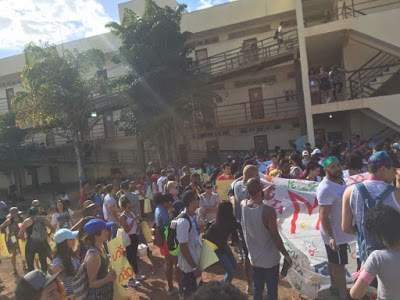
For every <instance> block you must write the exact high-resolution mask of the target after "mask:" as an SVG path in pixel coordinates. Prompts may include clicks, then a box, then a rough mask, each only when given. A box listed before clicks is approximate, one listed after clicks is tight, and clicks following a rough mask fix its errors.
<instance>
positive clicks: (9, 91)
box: [6, 88, 14, 110]
mask: <svg viewBox="0 0 400 300" xmlns="http://www.w3.org/2000/svg"><path fill="white" fill-rule="evenodd" d="M6 97H7V106H8V110H11V101H12V99H14V89H13V88H9V89H6Z"/></svg>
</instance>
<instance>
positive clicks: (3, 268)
mask: <svg viewBox="0 0 400 300" xmlns="http://www.w3.org/2000/svg"><path fill="white" fill-rule="evenodd" d="M75 218H78V214H76V216H75ZM147 221H148V223H149V225H150V226H151V225H152V223H153V222H152V221H151V220H150V219H148V220H147ZM150 249H151V250H152V251H153V254H152V256H151V257H144V258H140V259H139V269H140V272H141V273H142V274H144V275H145V276H146V277H147V279H146V280H144V281H142V282H141V285H140V286H139V287H136V288H132V287H128V288H127V291H128V293H129V295H130V296H131V299H135V300H143V299H151V300H161V299H162V300H173V299H178V296H177V295H174V296H168V294H167V282H166V277H165V263H164V258H163V257H162V256H161V255H160V252H159V250H158V248H157V247H155V246H153V245H151V244H150ZM17 268H18V275H13V269H12V265H11V260H10V259H6V260H3V263H2V264H1V265H0V278H1V279H2V280H3V285H4V286H5V287H6V288H5V290H4V291H2V292H1V293H0V300H6V299H14V298H15V296H14V292H15V288H16V285H17V284H18V282H19V280H20V278H21V276H23V275H24V271H23V269H22V263H21V259H20V257H19V255H18V256H17ZM223 277H224V271H223V268H222V266H221V265H219V264H218V263H217V264H215V265H213V266H211V267H209V268H208V269H207V270H206V272H203V275H202V279H203V282H205V283H207V282H209V281H212V280H218V281H221V280H222V279H223ZM232 284H233V285H234V286H236V287H238V288H239V289H240V290H241V291H242V292H243V293H246V286H247V283H246V279H245V272H244V264H243V263H241V264H238V265H237V269H236V274H235V278H234V279H233V282H232ZM176 287H177V283H176ZM249 299H252V297H251V296H249ZM279 299H280V300H297V299H308V298H307V297H306V296H303V295H299V293H298V292H297V291H296V290H294V289H293V288H292V287H291V286H290V284H289V283H288V282H287V280H286V279H285V278H281V280H280V282H279ZM318 299H320V300H322V299H324V300H331V299H332V300H333V299H335V298H330V297H319V298H318Z"/></svg>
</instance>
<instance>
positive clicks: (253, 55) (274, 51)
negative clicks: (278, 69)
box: [192, 29, 298, 75]
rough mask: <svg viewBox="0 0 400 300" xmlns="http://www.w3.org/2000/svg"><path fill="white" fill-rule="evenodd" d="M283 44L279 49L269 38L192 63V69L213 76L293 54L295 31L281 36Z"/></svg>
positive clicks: (296, 45)
mask: <svg viewBox="0 0 400 300" xmlns="http://www.w3.org/2000/svg"><path fill="white" fill-rule="evenodd" d="M283 37H284V44H282V45H281V46H280V47H279V45H278V41H277V40H275V39H274V37H269V38H266V39H263V40H260V41H257V42H255V43H253V44H249V45H243V46H242V47H239V48H235V49H231V50H229V51H225V52H222V53H219V54H216V55H213V56H210V57H207V58H205V59H201V60H197V61H194V62H193V65H192V68H194V69H195V70H196V71H199V72H207V73H211V74H213V75H216V74H221V73H226V72H230V71H232V70H235V69H237V68H239V67H244V66H247V65H253V64H255V63H259V62H260V61H262V60H264V61H266V60H268V59H272V58H273V57H276V58H278V57H280V56H284V55H287V54H291V53H293V49H296V48H298V37H297V30H296V29H293V30H290V31H287V32H285V33H284V34H283Z"/></svg>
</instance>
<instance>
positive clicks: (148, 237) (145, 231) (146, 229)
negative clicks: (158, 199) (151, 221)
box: [140, 221, 153, 243]
mask: <svg viewBox="0 0 400 300" xmlns="http://www.w3.org/2000/svg"><path fill="white" fill-rule="evenodd" d="M140 230H142V234H143V236H144V239H145V240H146V242H147V243H152V242H153V239H152V237H151V229H150V227H149V225H148V224H147V222H146V221H142V222H140Z"/></svg>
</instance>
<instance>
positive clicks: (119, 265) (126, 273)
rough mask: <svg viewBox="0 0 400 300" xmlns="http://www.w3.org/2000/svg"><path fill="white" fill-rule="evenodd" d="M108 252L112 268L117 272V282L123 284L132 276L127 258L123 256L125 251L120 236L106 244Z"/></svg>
mask: <svg viewBox="0 0 400 300" xmlns="http://www.w3.org/2000/svg"><path fill="white" fill-rule="evenodd" d="M107 247H108V251H109V252H110V256H111V265H112V268H113V269H114V270H115V272H117V280H116V281H117V282H118V283H119V284H125V283H127V282H128V280H129V279H131V278H132V277H133V275H134V273H133V269H132V267H131V265H130V264H129V262H128V260H127V258H126V257H125V256H124V255H123V252H124V250H125V248H124V246H123V245H122V236H121V235H119V236H117V237H116V238H114V239H112V240H111V241H110V242H108V243H107Z"/></svg>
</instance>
